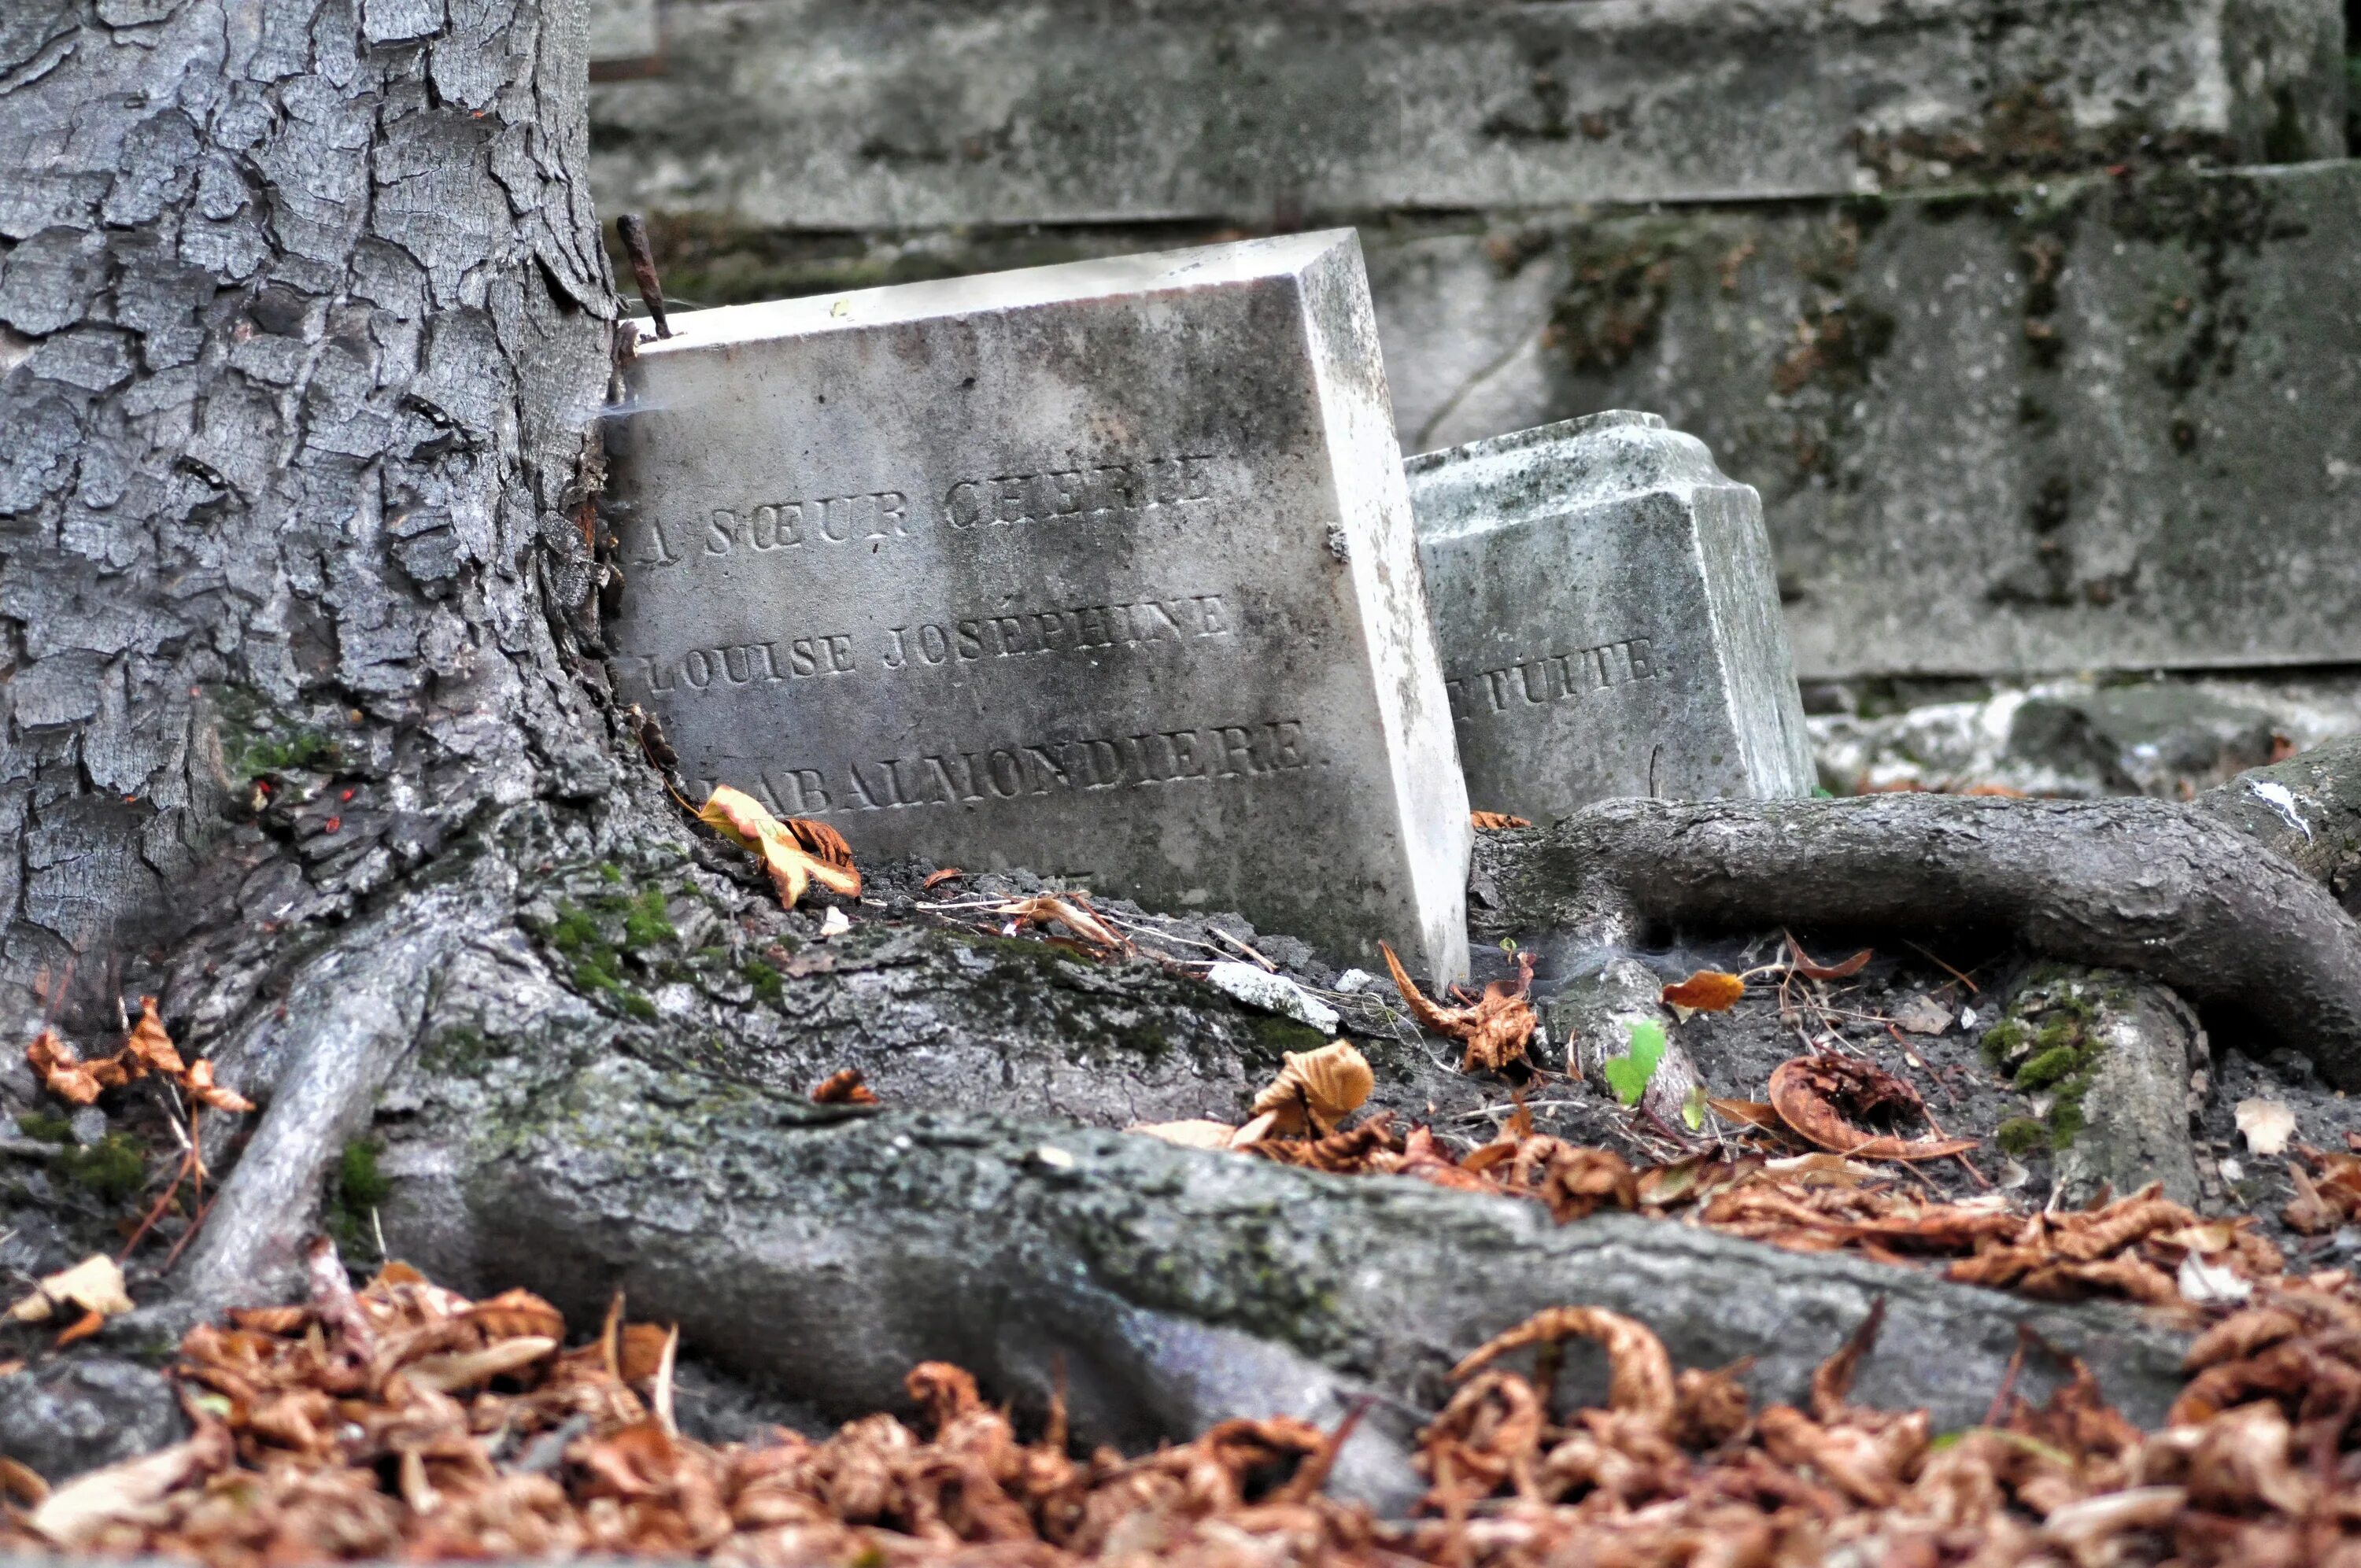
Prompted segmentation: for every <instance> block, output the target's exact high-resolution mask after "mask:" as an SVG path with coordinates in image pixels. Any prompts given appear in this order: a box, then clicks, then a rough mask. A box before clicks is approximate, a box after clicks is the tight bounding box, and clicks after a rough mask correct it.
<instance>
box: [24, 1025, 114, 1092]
mask: <svg viewBox="0 0 2361 1568" xmlns="http://www.w3.org/2000/svg"><path fill="white" fill-rule="evenodd" d="M25 1060H26V1062H27V1064H29V1065H30V1066H31V1068H32V1069H33V1076H34V1077H36V1078H38V1079H39V1080H41V1087H42V1088H44V1089H46V1090H48V1091H49V1092H50V1093H52V1094H54V1095H56V1096H57V1097H58V1098H59V1099H60V1100H63V1101H65V1102H68V1103H69V1104H73V1105H89V1104H92V1103H93V1102H96V1101H97V1099H98V1091H99V1090H100V1089H101V1088H103V1087H104V1085H103V1084H101V1083H100V1082H99V1080H98V1075H97V1074H96V1073H94V1072H93V1071H92V1070H91V1069H90V1067H89V1065H88V1064H87V1063H85V1062H84V1061H83V1060H82V1056H81V1053H79V1052H78V1051H76V1050H75V1049H74V1048H73V1047H71V1046H70V1045H68V1044H66V1043H65V1041H63V1040H61V1039H60V1038H59V1037H58V1032H57V1031H56V1030H55V1029H44V1030H42V1031H41V1032H40V1033H39V1034H38V1035H35V1036H33V1043H32V1044H31V1045H29V1046H27V1047H25Z"/></svg>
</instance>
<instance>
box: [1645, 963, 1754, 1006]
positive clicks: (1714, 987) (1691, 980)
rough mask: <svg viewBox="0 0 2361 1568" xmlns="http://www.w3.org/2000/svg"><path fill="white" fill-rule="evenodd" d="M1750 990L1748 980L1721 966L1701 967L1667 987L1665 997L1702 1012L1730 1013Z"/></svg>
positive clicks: (1673, 1002)
mask: <svg viewBox="0 0 2361 1568" xmlns="http://www.w3.org/2000/svg"><path fill="white" fill-rule="evenodd" d="M1745 994H1746V982H1745V981H1742V980H1741V979H1739V978H1738V977H1737V976H1736V975H1734V974H1724V973H1723V972H1722V971H1721V970H1717V969H1701V970H1697V973H1695V974H1693V975H1691V976H1689V977H1688V979H1686V980H1685V981H1681V982H1680V983H1679V984H1678V985H1668V986H1666V987H1664V1000H1665V1001H1666V1002H1669V1003H1672V1004H1673V1005H1674V1006H1675V1007H1692V1008H1695V1009H1696V1010H1697V1012H1699V1013H1727V1012H1729V1011H1730V1009H1731V1008H1732V1007H1735V1006H1736V1005H1738V999H1739V998H1740V997H1741V996H1743V995H1745Z"/></svg>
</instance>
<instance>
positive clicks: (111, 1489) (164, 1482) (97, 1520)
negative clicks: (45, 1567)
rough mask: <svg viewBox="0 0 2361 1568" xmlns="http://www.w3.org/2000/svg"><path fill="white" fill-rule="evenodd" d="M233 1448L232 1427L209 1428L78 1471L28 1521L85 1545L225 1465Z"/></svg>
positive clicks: (61, 1540) (65, 1541) (71, 1544)
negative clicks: (100, 1466) (138, 1454)
mask: <svg viewBox="0 0 2361 1568" xmlns="http://www.w3.org/2000/svg"><path fill="white" fill-rule="evenodd" d="M228 1449H229V1434H228V1433H227V1431H225V1430H223V1429H222V1428H220V1427H210V1428H206V1429H204V1430H203V1431H199V1432H198V1433H197V1435H196V1436H194V1437H192V1438H191V1439H189V1440H188V1441H187V1442H176V1443H174V1444H173V1445H172V1446H171V1447H170V1448H161V1449H158V1450H157V1451H156V1452H155V1453H149V1454H144V1455H142V1456H141V1457H139V1458H137V1459H126V1460H125V1461H123V1462H122V1463H121V1464H110V1465H108V1466H106V1467H105V1468H104V1469H103V1470H93V1471H91V1472H89V1473H88V1474H86V1475H77V1476H75V1477H74V1478H73V1479H72V1480H71V1481H69V1482H67V1483H66V1484H65V1485H64V1486H60V1487H59V1488H58V1489H57V1490H56V1491H54V1492H51V1493H50V1494H49V1500H48V1501H47V1502H44V1503H43V1504H41V1506H40V1507H38V1508H35V1509H34V1510H33V1511H32V1513H31V1514H29V1515H27V1518H26V1520H25V1522H26V1524H27V1525H28V1526H30V1527H31V1528H32V1529H33V1530H34V1531H36V1532H37V1533H38V1534H40V1535H43V1536H46V1537H48V1538H49V1540H50V1541H55V1542H56V1543H57V1544H59V1545H60V1546H63V1547H68V1548H76V1547H80V1546H82V1545H84V1544H86V1543H87V1542H88V1541H90V1539H91V1538H92V1537H93V1536H95V1535H96V1534H97V1533H98V1532H99V1531H100V1530H104V1528H105V1527H106V1525H107V1524H108V1523H109V1522H110V1521H111V1520H114V1519H121V1518H123V1517H125V1516H126V1515H129V1514H134V1513H137V1512H138V1511H139V1510H140V1509H142V1508H148V1507H149V1506H150V1505H152V1504H153V1503H155V1502H156V1501H157V1500H158V1499H159V1498H160V1497H163V1496H164V1495H165V1494H166V1493H168V1492H170V1491H171V1490H172V1489H173V1488H174V1487H176V1486H180V1485H181V1483H182V1482H184V1481H187V1480H189V1479H190V1478H192V1476H195V1475H200V1474H203V1473H204V1472H207V1471H210V1470H213V1469H216V1468H218V1467H220V1466H221V1465H223V1464H226V1463H227V1461H228V1459H229V1457H230V1455H229V1453H228Z"/></svg>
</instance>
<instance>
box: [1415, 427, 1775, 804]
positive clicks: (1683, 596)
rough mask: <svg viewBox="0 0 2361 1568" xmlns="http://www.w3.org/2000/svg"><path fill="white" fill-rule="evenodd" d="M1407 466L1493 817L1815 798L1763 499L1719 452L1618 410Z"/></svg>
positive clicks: (1467, 760)
mask: <svg viewBox="0 0 2361 1568" xmlns="http://www.w3.org/2000/svg"><path fill="white" fill-rule="evenodd" d="M1408 468H1409V473H1410V486H1411V499H1412V504H1413V505H1414V507H1415V508H1416V511H1417V518H1418V534H1419V552H1420V554H1421V556H1422V558H1423V560H1424V562H1425V566H1426V578H1427V589H1428V593H1429V595H1430V597H1431V598H1432V599H1433V607H1434V616H1435V637H1436V641H1438V642H1439V643H1440V644H1441V647H1442V650H1443V660H1444V674H1445V676H1446V677H1447V685H1448V686H1449V689H1450V693H1451V706H1452V713H1453V716H1454V718H1455V721H1456V723H1457V727H1458V736H1459V755H1460V761H1461V762H1462V764H1463V765H1464V766H1465V767H1466V773H1467V793H1468V797H1469V799H1470V800H1471V801H1472V802H1473V804H1474V805H1475V806H1477V809H1479V810H1486V811H1506V812H1513V813H1515V814H1517V815H1519V816H1521V817H1532V818H1533V819H1534V820H1536V821H1543V822H1546V821H1550V820H1554V819H1555V818H1558V817H1565V816H1569V815H1571V814H1572V813H1574V812H1576V811H1577V810H1579V809H1581V808H1582V807H1583V806H1587V805H1589V804H1591V803H1592V802H1594V801H1598V800H1606V799H1610V798H1614V797H1618V796H1629V795H1642V796H1655V797H1658V798H1662V799H1669V800H1714V799H1722V798H1730V797H1754V798H1762V799H1775V798H1779V797H1784V796H1799V795H1809V794H1810V793H1811V790H1812V784H1813V782H1814V778H1813V768H1812V757H1811V750H1810V746H1809V743H1808V740H1807V738H1806V733H1805V730H1804V711H1803V704H1802V702H1801V701H1800V700H1799V698H1798V696H1797V695H1796V690H1795V663H1794V660H1793V659H1792V657H1791V656H1790V654H1789V652H1788V649H1787V631H1786V627H1785V624H1784V621H1783V620H1781V618H1780V612H1779V592H1778V583H1777V579H1776V575H1775V572H1774V569H1773V565H1772V561H1771V544H1770V540H1769V537H1768V536H1767V535H1766V534H1765V532H1763V501H1762V498H1761V497H1759V496H1757V495H1756V494H1755V492H1754V491H1753V489H1752V488H1750V487H1748V486H1745V485H1741V484H1739V483H1737V482H1735V481H1734V480H1731V479H1730V478H1728V477H1724V476H1723V474H1722V472H1721V471H1720V469H1719V468H1717V467H1716V466H1714V461H1713V455H1712V454H1711V453H1710V452H1708V451H1707V450H1706V446H1705V444H1704V443H1703V442H1701V441H1698V440H1697V438H1696V437H1694V436H1690V435H1684V434H1682V433H1680V432H1678V431H1675V430H1668V429H1666V428H1665V427H1664V421H1663V420H1662V419H1659V418H1658V417H1657V416H1656V415H1654V414H1645V413H1626V412H1616V413H1602V414H1594V415H1591V416H1590V417H1589V418H1587V419H1577V420H1567V421H1565V422H1562V423H1558V424H1550V425H1543V426H1542V427H1541V428H1539V429H1537V430H1521V431H1518V432H1515V433H1512V434H1509V435H1500V436H1494V437H1492V438H1490V439H1489V440H1485V441H1477V442H1472V443H1470V444H1467V445H1465V446H1455V447H1453V448H1451V449H1450V450H1449V451H1445V452H1430V453H1427V454H1425V455H1422V456H1418V457H1413V458H1411V460H1410V463H1409V465H1408Z"/></svg>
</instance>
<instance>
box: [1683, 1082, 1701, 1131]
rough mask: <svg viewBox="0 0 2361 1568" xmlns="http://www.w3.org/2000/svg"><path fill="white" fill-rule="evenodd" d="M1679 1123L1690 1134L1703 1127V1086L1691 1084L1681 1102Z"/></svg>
mask: <svg viewBox="0 0 2361 1568" xmlns="http://www.w3.org/2000/svg"><path fill="white" fill-rule="evenodd" d="M1681 1122H1682V1124H1683V1125H1685V1126H1686V1127H1687V1128H1688V1130H1689V1131H1690V1132H1692V1133H1694V1132H1697V1131H1700V1130H1701V1129H1703V1127H1704V1126H1705V1085H1704V1084H1702V1083H1692V1084H1690V1085H1689V1091H1688V1093H1687V1094H1686V1096H1685V1097H1684V1098H1683V1099H1682V1101H1681Z"/></svg>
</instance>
